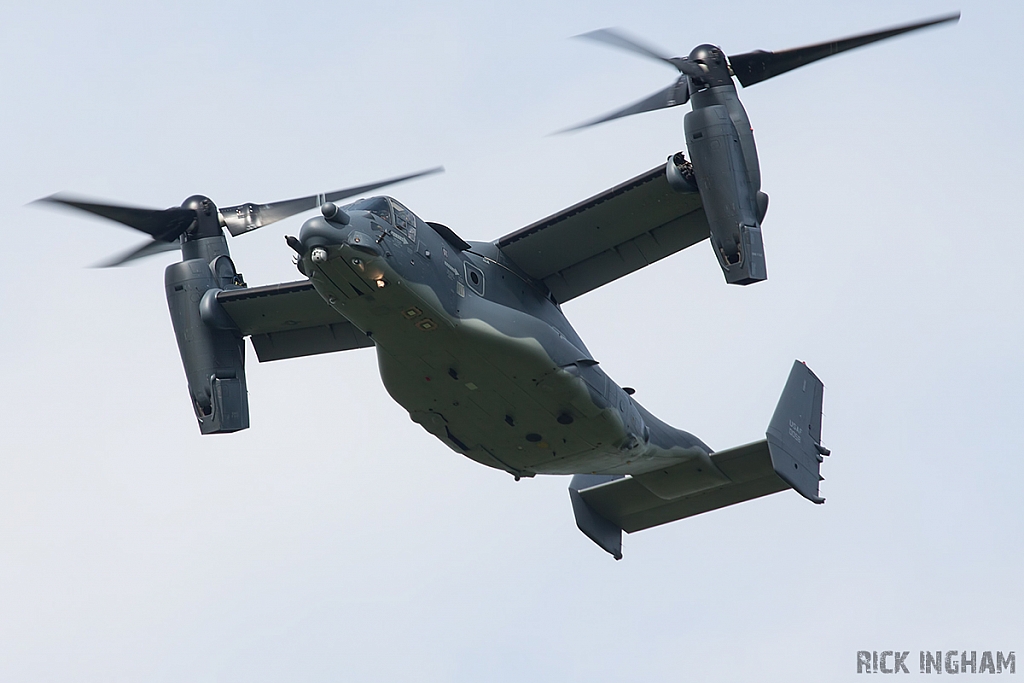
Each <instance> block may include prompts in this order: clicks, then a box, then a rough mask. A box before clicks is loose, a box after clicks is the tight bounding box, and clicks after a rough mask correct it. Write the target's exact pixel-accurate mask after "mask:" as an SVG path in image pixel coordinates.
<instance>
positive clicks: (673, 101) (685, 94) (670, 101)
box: [558, 76, 690, 133]
mask: <svg viewBox="0 0 1024 683" xmlns="http://www.w3.org/2000/svg"><path fill="white" fill-rule="evenodd" d="M689 98H690V91H689V86H688V85H687V83H686V76H682V77H680V78H679V80H677V81H676V82H675V83H674V84H672V85H670V86H669V87H667V88H665V89H664V90H659V91H658V92H656V93H654V94H653V95H651V96H650V97H645V98H644V99H642V100H640V101H639V102H635V103H633V104H631V105H629V106H628V107H624V108H622V109H618V110H616V111H613V112H611V113H610V114H605V115H604V116H602V117H600V118H597V119H594V120H592V121H587V122H586V123H581V124H579V125H576V126H572V127H571V128H566V129H564V130H560V131H558V132H559V133H568V132H569V131H573V130H579V129H581V128H588V127H590V126H596V125H597V124H599V123H604V122H605V121H611V120H613V119H620V118H622V117H623V116H630V115H632V114H639V113H641V112H645V111H654V110H656V109H667V108H668V107H675V106H677V105H680V104H686V102H687V100H689Z"/></svg>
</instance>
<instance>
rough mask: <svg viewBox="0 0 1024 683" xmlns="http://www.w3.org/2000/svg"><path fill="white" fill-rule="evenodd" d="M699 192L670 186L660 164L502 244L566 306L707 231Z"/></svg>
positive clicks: (510, 256) (500, 244)
mask: <svg viewBox="0 0 1024 683" xmlns="http://www.w3.org/2000/svg"><path fill="white" fill-rule="evenodd" d="M709 234H710V233H709V228H708V222H707V218H706V217H705V215H704V210H703V209H702V207H701V201H700V195H699V194H698V193H697V192H696V191H693V192H680V191H677V190H675V189H673V188H672V186H671V185H669V182H668V179H667V177H666V173H665V166H664V165H662V166H658V167H657V168H653V169H651V170H650V171H648V172H647V173H643V174H641V175H638V176H637V177H635V178H633V179H632V180H627V181H626V182H624V183H622V184H621V185H619V186H617V187H613V188H611V189H610V190H607V191H605V192H602V193H601V194H599V195H596V196H594V197H591V198H590V199H587V200H586V201H583V202H580V203H579V204H576V205H575V206H572V207H569V208H568V209H566V210H564V211H561V212H559V213H556V214H555V215H553V216H549V217H547V218H545V219H544V220H542V221H538V222H537V223H534V224H533V225H529V226H527V227H525V228H523V229H521V230H517V231H516V232H513V233H512V234H510V235H506V236H504V237H502V238H501V239H499V240H498V241H497V242H496V245H497V247H498V248H499V249H501V251H502V252H503V253H504V254H505V256H506V257H507V258H508V259H510V260H511V261H512V262H513V263H515V264H516V265H517V266H519V268H520V269H521V270H523V271H524V272H525V273H526V274H527V275H529V276H531V277H533V278H536V279H538V280H542V281H543V282H544V284H546V285H547V287H548V289H549V290H550V291H551V293H552V295H554V297H555V300H556V301H558V302H559V303H564V302H566V301H569V300H570V299H573V298H575V297H577V296H579V295H580V294H585V293H586V292H589V291H590V290H592V289H596V288H598V287H600V286H601V285H604V284H607V283H609V282H611V281H612V280H617V279H618V278H620V277H622V276H623V275H628V274H629V273H632V272H633V271H635V270H639V269H640V268H643V267H644V266H646V265H649V264H651V263H654V262H655V261H658V260H660V259H663V258H665V257H666V256H669V255H671V254H674V253H676V252H677V251H680V250H682V249H685V248H686V247H689V246H691V245H694V244H696V243H697V242H700V241H701V240H703V239H705V238H706V237H708V235H709Z"/></svg>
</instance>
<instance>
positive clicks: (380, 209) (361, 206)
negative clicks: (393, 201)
mask: <svg viewBox="0 0 1024 683" xmlns="http://www.w3.org/2000/svg"><path fill="white" fill-rule="evenodd" d="M352 208H353V209H355V210H358V211H369V212H370V213H372V214H375V215H376V216H377V217H379V218H380V219H381V220H384V221H387V222H388V223H390V222H391V206H390V205H389V204H388V200H387V198H386V197H371V198H369V199H360V200H359V201H358V202H355V203H353V204H352Z"/></svg>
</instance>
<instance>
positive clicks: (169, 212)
mask: <svg viewBox="0 0 1024 683" xmlns="http://www.w3.org/2000/svg"><path fill="white" fill-rule="evenodd" d="M36 202H46V203H49V204H61V205H63V206H70V207H71V208H73V209H78V210H79V211H86V212H88V213H91V214H94V215H96V216H101V217H103V218H107V219H109V220H112V221H117V222H118V223H121V224H122V225H127V226H128V227H129V228H135V229H136V230H139V231H140V232H144V233H146V234H147V235H150V236H151V237H152V238H153V239H155V240H160V241H162V242H174V241H175V240H177V239H178V236H179V235H181V234H182V233H184V232H185V231H186V230H188V229H189V228H190V227H191V226H192V223H193V222H194V221H195V220H196V212H195V211H193V210H192V209H182V208H179V207H175V208H170V209H163V210H160V209H140V208H136V207H133V206H118V205H116V204H97V203H95V202H87V201H83V200H81V199H73V198H71V197H66V196H62V195H59V194H55V195H50V196H49V197H43V198H42V199H37V200H36Z"/></svg>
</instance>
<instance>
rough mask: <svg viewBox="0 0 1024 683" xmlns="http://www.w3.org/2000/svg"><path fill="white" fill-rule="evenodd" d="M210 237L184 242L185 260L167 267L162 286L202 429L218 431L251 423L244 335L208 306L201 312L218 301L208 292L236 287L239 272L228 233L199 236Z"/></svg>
mask: <svg viewBox="0 0 1024 683" xmlns="http://www.w3.org/2000/svg"><path fill="white" fill-rule="evenodd" d="M208 241H209V242H211V244H195V243H188V242H187V243H186V244H185V247H184V248H183V250H182V251H183V252H184V256H185V260H183V261H181V262H179V263H173V264H171V265H169V266H168V267H167V270H166V271H164V287H165V289H166V291H167V307H168V308H169V309H170V312H171V323H172V324H173V326H174V336H175V337H177V340H178V351H179V352H180V353H181V362H182V365H184V366H185V377H186V379H187V380H188V390H189V394H190V395H191V398H192V407H193V409H194V410H195V413H196V419H197V420H198V421H199V429H200V431H201V432H202V433H203V434H220V433H226V432H237V431H239V430H241V429H246V428H248V427H249V397H248V393H247V391H246V387H245V342H244V340H243V339H242V337H241V335H240V334H239V333H238V332H237V331H236V330H231V329H223V328H224V327H225V325H224V324H223V321H215V320H213V319H211V312H210V311H209V310H207V311H206V315H205V316H204V315H203V308H204V305H205V307H206V308H207V309H209V308H210V306H211V305H215V302H213V304H211V298H210V297H209V296H207V297H206V299H205V301H204V295H206V294H207V292H209V291H211V290H214V291H216V290H218V289H229V288H233V287H234V286H235V277H236V273H235V268H234V264H232V263H231V259H230V257H229V256H228V255H227V244H226V242H225V241H224V238H223V237H210V238H203V239H199V240H195V242H208ZM214 242H216V243H214ZM190 256H194V257H195V258H189V257H190ZM208 259H209V260H208ZM206 320H210V322H209V323H208V322H207V321H206ZM211 323H213V324H211Z"/></svg>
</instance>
